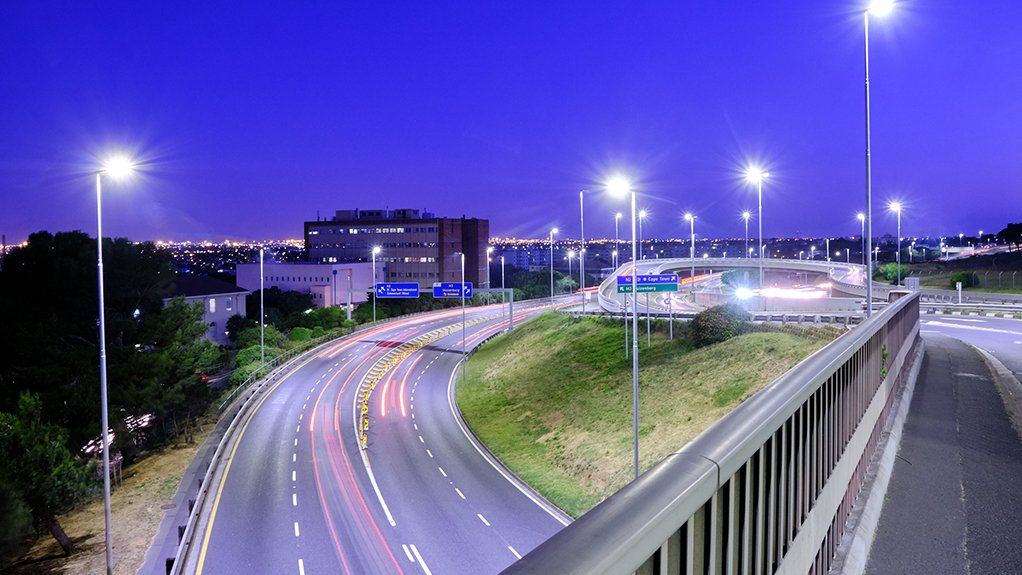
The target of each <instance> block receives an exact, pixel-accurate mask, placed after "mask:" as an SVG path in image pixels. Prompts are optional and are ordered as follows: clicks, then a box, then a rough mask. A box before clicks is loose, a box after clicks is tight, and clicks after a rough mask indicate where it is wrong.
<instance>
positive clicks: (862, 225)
mask: <svg viewBox="0 0 1022 575" xmlns="http://www.w3.org/2000/svg"><path fill="white" fill-rule="evenodd" d="M855 217H856V218H858V219H859V240H860V241H861V242H862V266H863V267H866V254H868V253H869V250H867V249H866V214H864V213H862V212H859V213H858V214H855Z"/></svg>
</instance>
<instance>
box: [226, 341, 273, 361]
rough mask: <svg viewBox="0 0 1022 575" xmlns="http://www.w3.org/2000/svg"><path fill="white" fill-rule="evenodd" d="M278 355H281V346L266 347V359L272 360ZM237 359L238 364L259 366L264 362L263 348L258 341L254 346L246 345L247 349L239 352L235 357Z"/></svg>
mask: <svg viewBox="0 0 1022 575" xmlns="http://www.w3.org/2000/svg"><path fill="white" fill-rule="evenodd" d="M278 355H280V349H279V348H276V347H267V348H266V361H270V360H272V359H274V358H275V357H277V356H278ZM235 361H236V362H237V364H238V366H246V365H255V366H258V365H259V364H260V363H261V362H262V348H260V347H259V344H258V343H257V344H255V345H253V346H250V347H246V348H245V349H243V350H241V351H239V352H238V355H237V356H236V357H235Z"/></svg>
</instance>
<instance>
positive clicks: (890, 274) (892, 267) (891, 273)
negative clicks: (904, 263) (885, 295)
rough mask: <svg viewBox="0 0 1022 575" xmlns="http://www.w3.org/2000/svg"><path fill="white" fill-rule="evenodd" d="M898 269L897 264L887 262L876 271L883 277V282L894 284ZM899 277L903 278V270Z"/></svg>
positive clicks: (896, 279)
mask: <svg viewBox="0 0 1022 575" xmlns="http://www.w3.org/2000/svg"><path fill="white" fill-rule="evenodd" d="M898 269H899V268H898V264H897V263H894V262H889V263H886V264H884V265H882V266H880V269H879V270H878V271H879V272H880V275H882V276H883V277H884V279H885V280H887V281H888V282H890V283H892V284H894V283H897V282H898ZM901 277H905V270H904V269H902V270H901Z"/></svg>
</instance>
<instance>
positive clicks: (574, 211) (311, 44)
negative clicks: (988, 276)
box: [0, 0, 1022, 243]
mask: <svg viewBox="0 0 1022 575" xmlns="http://www.w3.org/2000/svg"><path fill="white" fill-rule="evenodd" d="M864 5H865V3H864V2H841V3H838V4H833V5H829V6H820V5H818V4H816V3H812V2H808V1H802V2H792V3H789V4H787V5H785V6H784V7H783V8H774V9H768V8H767V7H762V6H754V5H751V4H750V5H747V6H695V7H680V6H668V5H664V4H655V5H649V6H617V5H614V4H611V3H607V4H601V5H599V6H597V5H591V6H588V9H587V10H585V11H579V10H572V9H570V8H567V7H561V6H543V7H536V6H525V5H516V6H502V7H483V6H473V7H467V8H466V7H459V8H447V7H443V6H430V7H422V6H420V7H414V8H408V7H401V8H395V7H380V6H358V7H338V6H331V5H327V4H315V5H309V6H301V7H292V9H291V10H289V11H288V12H287V13H278V12H274V11H271V10H269V9H264V10H261V9H256V8H252V9H250V10H249V11H246V12H244V13H238V12H236V11H235V10H232V9H228V8H219V7H203V8H202V10H201V12H200V13H199V14H195V13H193V12H190V11H187V10H185V9H181V10H180V11H179V12H177V13H175V12H166V11H165V9H163V8H160V7H150V6H132V7H131V8H130V9H128V8H118V7H112V6H105V7H100V8H92V7H85V6H70V7H62V8H61V9H60V10H55V9H48V8H47V7H45V6H40V5H17V6H11V7H7V8H6V9H5V18H4V24H0V26H3V27H4V35H5V37H6V38H8V39H9V44H8V50H5V51H4V53H3V54H0V64H2V65H3V67H4V69H5V70H8V71H9V72H10V74H9V76H8V85H9V86H12V87H14V89H11V90H8V91H5V93H4V94H3V95H0V121H2V122H3V123H4V124H5V126H7V128H6V129H5V130H3V132H2V134H0V150H2V151H3V152H2V154H0V192H2V197H3V204H4V209H3V210H0V233H4V234H6V235H7V239H8V242H9V243H17V242H19V241H22V240H24V239H25V238H26V237H27V235H28V234H29V233H31V232H34V231H38V230H41V229H48V230H50V231H60V230H71V229H80V230H82V231H84V232H86V233H90V234H94V233H95V227H94V226H95V223H94V213H95V197H94V188H93V185H92V181H91V172H93V171H94V170H95V169H96V167H97V166H98V164H99V161H100V159H101V158H102V157H103V156H104V155H105V154H107V153H110V152H129V153H133V154H134V155H136V157H137V159H138V160H139V161H140V162H141V163H142V167H143V173H142V174H141V175H140V176H139V178H138V179H136V180H135V181H133V182H130V183H115V182H110V183H108V184H105V186H104V187H105V191H104V212H105V213H104V216H105V217H104V219H105V222H104V223H105V232H106V235H114V236H125V237H128V238H130V239H133V240H157V239H164V240H174V241H185V240H193V241H194V240H201V239H212V238H227V239H232V240H255V239H258V238H265V237H298V236H300V234H301V227H302V222H304V221H313V220H315V219H316V217H317V213H319V214H320V215H322V216H324V217H329V216H330V215H332V214H333V212H334V211H335V210H338V209H352V208H363V209H373V208H386V207H390V208H404V207H407V208H419V209H422V208H425V209H427V210H429V211H432V212H434V213H436V214H437V215H438V216H443V217H459V216H461V215H462V214H464V215H466V216H467V217H478V218H486V219H489V220H490V221H491V233H492V234H493V235H494V236H499V237H522V238H542V237H545V236H546V234H547V232H548V230H549V229H550V228H552V227H558V228H559V229H560V230H561V234H560V236H561V237H565V238H570V237H577V236H578V215H579V214H578V200H577V198H578V192H579V190H581V189H590V190H594V191H596V190H599V189H600V186H601V183H602V181H604V180H605V179H606V178H608V177H610V176H611V175H613V174H616V173H623V174H626V175H627V176H629V177H630V178H632V180H633V181H634V182H635V183H636V187H637V189H639V190H640V194H641V195H640V202H641V203H642V204H643V207H645V208H647V209H648V210H649V211H650V213H651V215H650V217H649V218H648V219H647V221H646V222H644V224H643V225H644V234H643V235H644V237H646V238H653V237H659V238H667V237H682V236H685V235H686V228H687V224H686V223H685V222H684V220H683V219H682V214H683V213H684V212H686V211H692V212H694V213H696V214H698V216H699V221H698V224H697V230H696V232H697V235H699V236H701V237H739V236H741V235H742V234H743V231H744V230H743V226H744V224H743V221H742V219H741V216H740V214H741V212H742V211H743V210H747V209H753V211H754V207H755V190H754V189H753V188H752V186H750V185H749V184H747V183H745V182H744V180H743V178H742V171H743V169H744V168H745V166H746V165H747V164H748V163H749V162H755V163H757V164H759V165H762V166H763V167H764V168H765V169H767V170H768V171H769V172H770V173H771V177H770V178H768V179H767V180H766V182H765V183H764V236H766V237H792V236H796V235H799V236H803V237H806V236H814V237H822V236H827V235H829V236H852V235H857V234H858V233H859V223H858V221H857V220H856V218H855V213H856V212H858V211H862V209H863V208H864V203H865V189H864V187H865V170H864V167H863V163H864V136H863V121H864V118H865V110H864V102H863V97H862V87H863V62H862V51H863V34H862V9H863V8H864ZM1020 18H1022V6H1019V5H1017V3H1013V2H1008V1H1006V0H1005V1H1000V2H989V3H984V4H983V5H976V6H971V5H970V6H963V5H961V4H960V3H955V2H951V1H950V0H945V1H937V2H926V3H923V2H910V1H904V2H899V3H897V5H896V8H895V10H894V12H893V13H892V14H890V15H889V16H887V17H885V18H883V19H879V18H877V19H876V20H875V21H874V22H872V23H871V27H870V35H871V39H870V54H871V61H870V75H871V91H872V121H873V139H872V149H873V166H874V175H873V215H874V236H878V237H879V236H882V235H885V234H894V233H895V218H894V217H893V215H892V214H890V213H888V211H887V209H886V204H887V202H888V201H894V200H898V201H901V202H903V203H904V205H905V208H904V213H903V216H902V217H903V221H902V233H903V235H905V236H918V235H924V234H929V235H947V236H955V235H957V234H959V233H964V234H966V235H975V234H976V233H978V230H979V229H983V230H984V231H985V232H986V233H996V232H997V231H998V230H1000V229H1001V228H1003V227H1004V226H1005V225H1006V224H1007V223H1009V222H1010V221H1014V220H1017V219H1019V216H1020V215H1022V194H1019V193H1017V191H1016V190H1017V188H1018V187H1019V184H1020V183H1022V166H1019V165H1018V163H1017V162H1014V161H1012V160H1013V158H1015V157H1017V155H1018V153H1019V151H1020V149H1022V136H1020V135H1019V134H1018V133H1017V131H1016V130H1014V129H1013V127H1014V126H1016V125H1018V124H1019V123H1020V120H1022V106H1019V105H1018V103H1017V102H1018V98H1017V94H1019V93H1022V79H1020V78H1019V77H1018V75H1017V74H1011V73H1010V70H1012V69H1013V66H1014V61H1015V60H1016V59H1017V54H1019V53H1022V39H1019V38H1018V37H1017V35H1015V34H1014V33H1013V23H1014V22H1018V21H1019V19H1020ZM424 23H425V24H428V25H426V26H423V24H424ZM44 24H45V25H44ZM984 197H985V198H989V200H987V201H982V200H981V199H980V198H984ZM585 207H586V235H587V236H590V237H602V238H609V237H613V234H614V218H613V214H614V213H615V212H617V211H621V212H625V211H626V210H625V206H624V204H622V203H620V202H616V201H615V200H613V199H612V198H610V197H608V196H607V195H606V194H598V193H592V194H589V195H588V196H587V198H586V206H585ZM753 217H755V216H753ZM621 223H622V226H621V231H620V235H621V237H625V236H627V235H628V234H629V230H628V229H627V225H626V222H625V221H622V222H621Z"/></svg>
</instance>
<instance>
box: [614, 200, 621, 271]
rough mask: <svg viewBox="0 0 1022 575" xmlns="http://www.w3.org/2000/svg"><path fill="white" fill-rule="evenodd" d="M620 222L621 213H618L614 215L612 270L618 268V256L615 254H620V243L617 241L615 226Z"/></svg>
mask: <svg viewBox="0 0 1022 575" xmlns="http://www.w3.org/2000/svg"><path fill="white" fill-rule="evenodd" d="M620 221H621V212H618V213H616V214H614V252H615V258H614V269H617V266H618V260H617V257H618V256H617V254H619V253H621V242H620V241H619V240H618V239H617V238H618V236H617V224H618V222H620Z"/></svg>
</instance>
